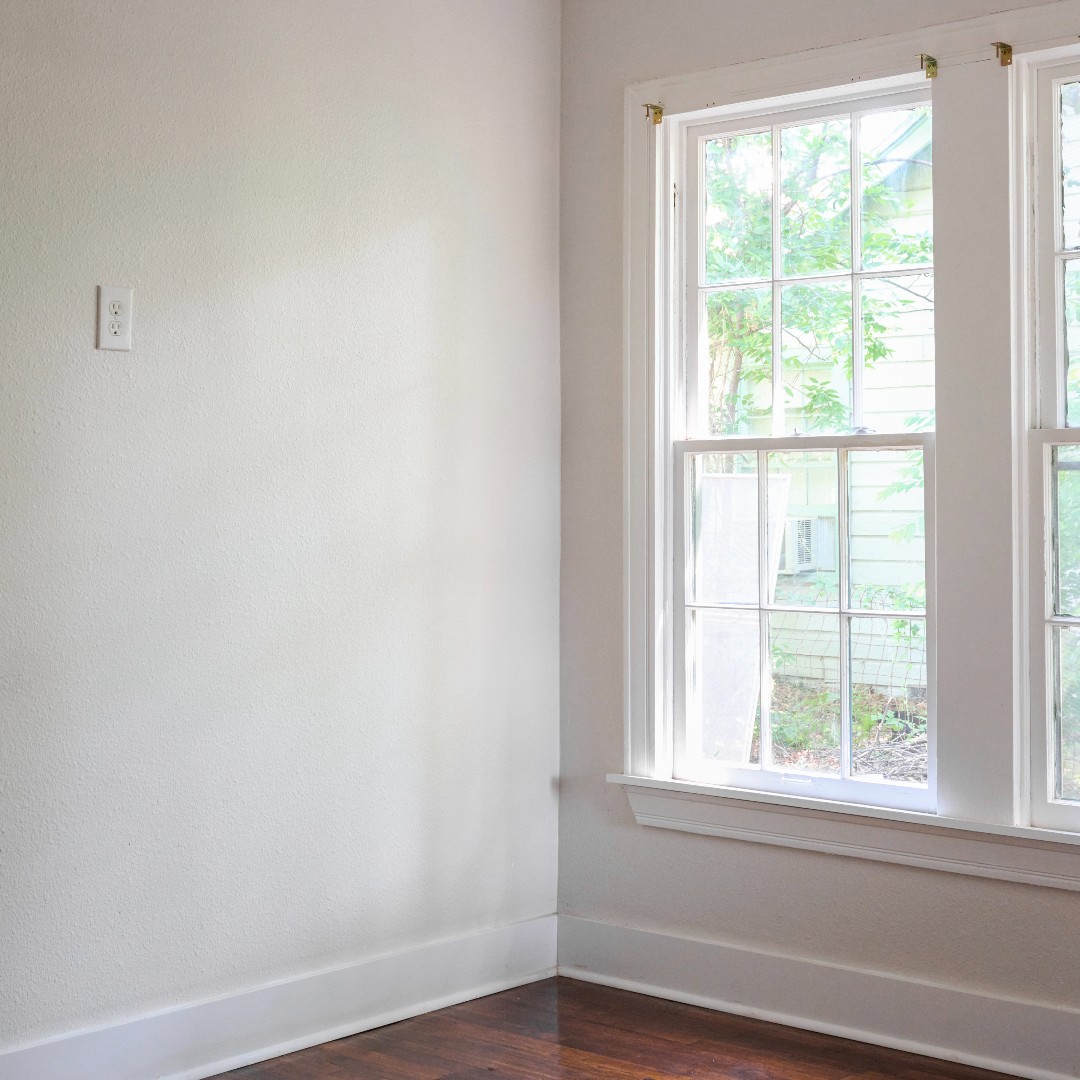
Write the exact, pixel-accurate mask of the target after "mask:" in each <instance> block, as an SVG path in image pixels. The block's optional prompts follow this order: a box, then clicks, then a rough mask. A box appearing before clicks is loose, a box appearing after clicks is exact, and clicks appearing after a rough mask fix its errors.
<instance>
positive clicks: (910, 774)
mask: <svg viewBox="0 0 1080 1080" xmlns="http://www.w3.org/2000/svg"><path fill="white" fill-rule="evenodd" d="M850 649H851V683H852V686H851V772H852V775H853V776H857V777H858V778H859V779H861V780H876V781H884V782H888V783H907V784H920V785H923V786H925V784H926V778H927V761H928V757H927V736H926V623H925V622H924V621H923V620H922V619H882V618H877V619H874V618H858V619H852V620H851V639H850Z"/></svg>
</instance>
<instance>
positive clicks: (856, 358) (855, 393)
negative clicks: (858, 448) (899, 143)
mask: <svg viewBox="0 0 1080 1080" xmlns="http://www.w3.org/2000/svg"><path fill="white" fill-rule="evenodd" d="M859 129H860V124H859V116H858V114H855V115H853V116H852V117H851V140H850V143H849V152H850V154H851V193H850V199H851V426H852V427H853V428H861V427H862V426H863V324H862V283H861V282H860V281H859V279H858V271H859V270H861V269H862V168H861V167H860V166H861V163H862V146H861V141H860V130H859ZM845 775H846V774H845Z"/></svg>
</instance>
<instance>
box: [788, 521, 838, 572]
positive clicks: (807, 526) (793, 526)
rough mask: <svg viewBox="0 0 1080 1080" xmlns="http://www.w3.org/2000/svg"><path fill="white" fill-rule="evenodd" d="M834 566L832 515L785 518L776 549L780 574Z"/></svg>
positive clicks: (833, 523) (834, 536)
mask: <svg viewBox="0 0 1080 1080" xmlns="http://www.w3.org/2000/svg"><path fill="white" fill-rule="evenodd" d="M835 569H836V519H835V518H831V517H805V518H788V519H787V522H786V523H785V525H784V546H783V549H782V551H781V553H780V573H781V574H803V573H809V572H811V571H817V570H820V571H834V570H835Z"/></svg>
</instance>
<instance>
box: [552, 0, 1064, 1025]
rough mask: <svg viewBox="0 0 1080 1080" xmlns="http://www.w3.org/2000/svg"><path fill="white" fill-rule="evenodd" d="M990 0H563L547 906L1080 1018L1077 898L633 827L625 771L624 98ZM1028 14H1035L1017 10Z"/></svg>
mask: <svg viewBox="0 0 1080 1080" xmlns="http://www.w3.org/2000/svg"><path fill="white" fill-rule="evenodd" d="M1010 6H1013V7H1022V6H1024V5H1023V4H1022V3H1013V4H1007V3H1000V2H994V0H909V2H907V3H903V4H896V3H893V2H885V0H829V2H828V3H825V2H822V3H806V2H805V0H767V2H764V3H759V4H756V5H753V6H752V12H750V11H748V9H747V6H746V5H745V4H740V3H736V2H735V0H665V2H664V3H662V4H660V5H659V6H658V5H657V4H656V3H655V0H566V2H565V3H564V6H563V113H562V116H563V128H562V238H563V240H562V286H561V287H562V344H563V354H562V364H563V497H562V507H563V519H562V521H563V531H562V536H563V551H562V557H563V561H562V669H561V671H562V714H563V727H562V732H563V733H562V773H563V780H562V798H561V803H560V864H559V875H560V883H559V899H560V909H561V910H562V911H564V912H566V913H569V914H572V915H579V916H583V917H586V918H590V919H596V920H600V921H603V922H610V923H621V924H625V925H629V926H635V927H642V928H646V929H654V930H662V931H666V932H669V933H674V934H685V935H687V936H690V937H696V938H701V939H705V940H715V941H725V942H733V943H737V944H744V945H748V946H751V947H758V948H762V949H766V950H771V951H775V952H781V953H785V952H786V953H789V954H793V955H797V956H807V957H812V958H817V959H822V960H826V961H832V962H836V963H840V964H849V965H852V966H854V967H859V968H869V969H875V970H880V971H886V972H897V973H903V974H908V975H911V976H917V977H921V978H924V979H929V980H932V981H940V982H943V983H946V984H953V985H959V986H964V987H968V988H971V989H976V990H985V991H989V992H996V993H999V994H1003V995H1015V996H1017V997H1022V998H1031V999H1034V1000H1039V1001H1046V1002H1054V1003H1060V1004H1068V1005H1072V1006H1080V979H1078V978H1077V974H1076V973H1077V971H1078V970H1080V923H1078V921H1077V919H1076V905H1077V897H1076V895H1075V894H1072V893H1065V892H1055V891H1053V890H1050V889H1040V888H1037V887H1032V886H1023V885H1014V884H1005V883H997V882H991V881H983V880H977V879H974V878H965V877H960V876H956V875H952V874H939V873H933V872H931V871H923V870H916V869H908V868H904V867H899V866H888V865H884V864H879V863H871V862H863V861H860V860H856V859H849V858H842V857H837V856H828V855H819V854H814V853H809V852H799V851H794V850H787V849H782V848H774V847H765V846H762V845H755V844H748V843H742V842H738V841H728V840H719V839H715V838H710V837H698V836H690V835H686V834H682V833H675V832H668V831H662V830H657V829H646V828H643V827H640V826H638V825H635V824H634V821H633V818H632V816H631V814H630V811H629V808H628V806H627V803H626V799H625V796H624V795H623V792H622V790H621V789H619V788H617V787H614V786H609V785H606V784H605V782H604V775H605V773H607V772H621V771H622V761H623V757H622V739H623V721H622V638H621V621H620V620H621V611H622V560H621V556H622V535H621V527H622V462H621V447H622V436H623V432H622V296H621V289H622V258H623V252H622V182H623V156H622V151H623V126H622V124H623V114H622V110H623V89H624V87H625V86H626V85H627V84H629V83H634V82H641V81H644V80H648V79H654V78H660V77H665V76H673V75H679V74H684V73H689V72H695V71H702V70H707V69H710V68H716V67H719V66H722V65H724V64H727V63H733V62H737V61H740V60H750V59H755V58H759V57H767V56H772V55H779V54H783V53H788V52H794V51H798V50H801V49H806V48H812V47H815V46H824V45H830V44H835V43H839V42H842V41H846V40H851V39H854V38H861V37H871V36H875V35H880V34H886V33H893V32H900V31H904V30H909V29H914V28H916V27H918V26H919V25H928V24H930V23H935V22H945V21H950V20H955V19H962V18H969V17H974V16H978V15H985V14H989V13H990V12H992V11H995V10H1000V9H1002V8H1005V7H1010ZM1028 6H1034V5H1028Z"/></svg>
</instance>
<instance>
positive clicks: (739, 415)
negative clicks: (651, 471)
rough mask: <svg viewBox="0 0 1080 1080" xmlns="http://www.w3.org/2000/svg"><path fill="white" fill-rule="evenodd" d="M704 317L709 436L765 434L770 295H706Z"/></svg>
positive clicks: (767, 430) (769, 389)
mask: <svg viewBox="0 0 1080 1080" xmlns="http://www.w3.org/2000/svg"><path fill="white" fill-rule="evenodd" d="M705 315H706V319H707V321H708V335H709V337H708V340H709V354H708V364H709V371H708V387H709V432H710V434H712V435H768V434H770V432H771V425H772V289H771V288H769V287H765V288H764V289H756V288H744V289H724V290H722V291H719V292H711V293H709V294H708V295H707V296H706V298H705Z"/></svg>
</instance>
